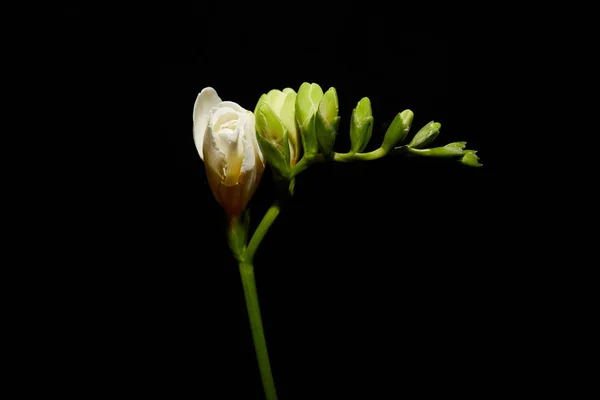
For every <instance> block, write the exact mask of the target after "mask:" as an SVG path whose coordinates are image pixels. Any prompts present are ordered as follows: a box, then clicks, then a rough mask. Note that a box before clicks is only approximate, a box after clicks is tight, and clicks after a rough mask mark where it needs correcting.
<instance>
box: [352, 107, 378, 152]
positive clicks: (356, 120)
mask: <svg viewBox="0 0 600 400" xmlns="http://www.w3.org/2000/svg"><path fill="white" fill-rule="evenodd" d="M372 133H373V111H372V110H371V100H369V98H368V97H363V98H362V99H360V101H359V102H358V104H357V105H356V108H355V109H354V110H352V117H351V118H350V153H360V152H362V151H363V150H364V149H365V147H367V144H369V140H371V134H372Z"/></svg>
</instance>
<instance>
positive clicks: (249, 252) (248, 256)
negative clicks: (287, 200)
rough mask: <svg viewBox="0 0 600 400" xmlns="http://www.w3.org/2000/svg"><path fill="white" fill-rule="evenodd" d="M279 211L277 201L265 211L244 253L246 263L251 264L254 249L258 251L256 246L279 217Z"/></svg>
mask: <svg viewBox="0 0 600 400" xmlns="http://www.w3.org/2000/svg"><path fill="white" fill-rule="evenodd" d="M280 210H281V207H280V205H279V201H276V202H275V203H273V205H272V206H271V207H269V209H268V210H267V213H266V214H265V216H264V217H263V219H262V221H260V224H258V227H257V228H256V231H254V234H253V235H252V239H250V243H248V247H247V248H246V251H245V252H244V260H245V261H246V262H249V263H252V259H253V257H254V253H256V249H258V245H259V244H260V242H261V241H262V240H263V238H264V237H265V235H266V234H267V231H268V230H269V228H270V227H271V225H272V224H273V222H275V218H277V216H278V215H279V211H280Z"/></svg>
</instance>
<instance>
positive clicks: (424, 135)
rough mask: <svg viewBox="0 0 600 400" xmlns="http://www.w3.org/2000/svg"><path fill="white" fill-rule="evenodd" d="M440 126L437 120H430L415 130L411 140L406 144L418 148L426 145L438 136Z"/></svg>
mask: <svg viewBox="0 0 600 400" xmlns="http://www.w3.org/2000/svg"><path fill="white" fill-rule="evenodd" d="M441 127H442V124H440V123H439V122H433V121H431V122H430V123H428V124H427V125H425V126H424V127H423V128H421V130H420V131H419V132H417V134H416V135H415V137H414V138H413V140H411V142H410V143H409V144H408V147H412V148H415V149H419V148H423V147H425V146H427V145H428V144H430V143H431V142H433V141H434V140H435V138H436V137H437V136H438V134H439V133H440V129H441Z"/></svg>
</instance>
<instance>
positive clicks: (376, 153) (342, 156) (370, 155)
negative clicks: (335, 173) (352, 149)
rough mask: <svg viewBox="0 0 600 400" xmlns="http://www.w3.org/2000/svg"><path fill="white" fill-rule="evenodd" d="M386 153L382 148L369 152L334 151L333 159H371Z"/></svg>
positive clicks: (343, 160) (349, 160)
mask: <svg viewBox="0 0 600 400" xmlns="http://www.w3.org/2000/svg"><path fill="white" fill-rule="evenodd" d="M386 154H387V153H386V151H385V150H384V149H382V148H378V149H377V150H373V151H370V152H368V153H333V161H338V162H351V161H371V160H377V159H378V158H381V157H384V156H385V155H386Z"/></svg>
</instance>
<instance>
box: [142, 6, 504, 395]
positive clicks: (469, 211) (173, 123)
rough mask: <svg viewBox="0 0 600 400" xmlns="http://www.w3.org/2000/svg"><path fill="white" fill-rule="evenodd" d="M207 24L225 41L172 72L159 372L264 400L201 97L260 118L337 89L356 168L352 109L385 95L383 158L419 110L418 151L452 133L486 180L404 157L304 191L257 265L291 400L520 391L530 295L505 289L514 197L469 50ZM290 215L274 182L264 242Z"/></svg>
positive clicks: (326, 172)
mask: <svg viewBox="0 0 600 400" xmlns="http://www.w3.org/2000/svg"><path fill="white" fill-rule="evenodd" d="M193 15H194V16H196V17H198V21H199V22H198V36H199V37H209V38H210V40H208V41H205V42H202V41H199V42H198V44H197V46H194V47H192V48H190V49H188V50H187V52H186V53H185V56H181V54H177V56H175V55H174V53H170V54H169V56H165V57H164V58H163V60H162V61H163V62H162V63H161V71H160V84H161V92H160V102H161V104H160V122H161V124H160V126H161V133H162V135H164V140H165V149H164V151H165V153H168V156H167V157H168V159H169V160H171V162H170V164H169V167H170V169H169V171H168V181H169V186H168V189H167V190H168V193H165V194H164V197H165V199H166V200H167V201H165V202H164V207H163V208H164V210H163V211H165V213H166V215H167V218H168V221H169V225H168V226H169V230H168V231H167V232H164V233H165V236H167V237H168V238H169V244H171V245H172V246H170V247H169V256H168V258H167V260H166V261H165V262H164V263H163V265H161V266H160V267H153V268H150V269H149V271H151V272H150V273H151V274H152V275H154V279H155V281H156V282H158V283H157V284H156V290H155V298H156V299H157V300H156V318H157V328H158V329H159V332H161V333H160V335H159V341H160V344H158V345H157V350H156V355H157V357H159V358H160V359H161V360H165V361H164V363H163V368H164V369H165V370H168V371H169V377H170V378H169V379H171V381H172V384H173V387H174V390H182V391H185V392H188V391H191V392H192V393H199V394H201V395H206V397H202V396H200V398H215V399H216V398H219V399H220V398H223V399H226V398H244V399H261V398H262V388H261V383H260V377H259V374H258V368H257V365H256V361H255V356H254V352H253V345H252V339H251V334H250V329H249V325H248V320H247V315H246V310H245V306H244V298H243V292H242V286H241V281H240V278H239V272H238V270H237V265H236V262H235V260H234V259H233V258H232V257H231V254H230V252H229V249H228V247H227V242H226V237H225V214H224V212H223V210H222V209H221V208H220V206H219V205H218V203H217V202H216V200H215V199H214V197H213V195H212V193H211V191H210V188H209V186H208V184H207V180H206V175H205V170H204V165H203V163H202V161H201V159H200V157H199V155H198V153H197V151H196V148H195V145H194V142H193V139H192V109H193V105H194V101H195V99H196V96H197V95H198V93H199V92H200V91H201V90H202V89H203V88H204V87H206V86H212V87H214V88H215V89H216V91H217V92H218V94H219V96H220V97H221V98H222V99H223V100H231V101H235V102H237V103H239V104H240V105H241V106H243V107H244V108H246V109H249V110H253V109H254V106H255V104H256V101H257V100H258V98H259V97H260V95H261V94H263V93H266V92H268V91H269V90H270V89H274V88H276V89H283V88H285V87H291V88H294V89H295V90H297V89H298V87H299V86H300V84H301V83H302V82H305V81H307V82H316V83H318V84H319V85H321V87H322V88H323V90H327V88H329V87H330V86H334V87H335V88H336V89H337V92H338V96H339V101H340V115H341V117H342V120H341V125H340V134H339V136H338V139H337V141H336V146H335V150H336V151H338V152H346V151H347V150H348V148H349V139H348V133H347V132H348V129H349V117H350V114H351V111H352V108H353V107H354V106H355V105H356V103H357V102H358V101H359V100H360V98H362V97H363V96H367V97H369V98H370V99H371V102H372V107H373V114H374V119H375V128H374V130H373V135H372V138H371V143H370V144H369V146H368V147H367V150H373V149H375V148H377V147H378V146H379V144H380V143H381V141H382V139H383V135H384V133H385V130H386V128H387V125H388V124H389V123H390V122H391V120H392V119H393V118H394V116H395V115H396V113H398V112H399V111H402V110H404V109H407V108H409V109H411V110H412V111H413V112H414V114H415V118H414V121H413V128H412V129H411V133H410V134H409V138H410V137H412V134H414V133H415V132H416V131H417V130H418V129H420V128H421V127H422V126H423V125H425V124H426V123H428V122H429V121H431V120H435V121H438V122H440V123H441V124H442V129H441V132H440V135H439V136H438V138H437V139H436V141H435V142H434V144H436V145H444V144H447V143H450V142H453V141H460V140H466V141H467V142H468V143H467V147H468V148H474V149H478V150H479V153H478V155H480V157H481V160H480V161H481V162H482V163H483V164H484V166H483V167H482V168H478V169H476V168H469V167H466V166H463V165H461V164H460V163H458V162H455V161H442V160H433V159H422V158H406V157H388V158H385V159H381V160H377V161H370V162H357V163H351V164H341V163H330V164H321V165H315V166H313V167H311V168H310V169H308V170H307V171H305V172H303V173H302V174H301V175H300V176H299V177H298V178H297V183H296V195H295V197H294V200H293V202H292V204H290V205H289V207H288V208H286V209H284V210H283V211H282V213H281V214H280V216H279V218H278V219H277V220H276V222H275V223H274V224H273V226H272V227H271V229H270V231H269V233H268V234H267V236H266V237H265V239H264V240H263V242H262V244H261V246H260V248H259V250H258V252H257V254H256V256H255V268H256V279H257V286H258V292H259V298H260V302H261V311H262V316H263V323H264V327H265V334H266V338H267V343H268V346H269V354H270V358H271V364H272V367H273V375H274V378H275V383H276V386H277V389H278V393H279V398H280V399H281V400H287V399H312V398H331V399H337V398H340V399H341V398H349V397H352V398H369V399H371V398H396V397H400V396H401V395H403V394H406V393H409V392H414V391H417V392H418V393H422V394H423V395H426V394H432V393H436V394H440V393H446V394H448V393H453V394H468V393H472V394H482V395H486V394H490V393H497V392H498V391H500V390H501V389H502V388H503V387H505V386H506V382H509V381H514V377H513V376H512V375H511V374H512V372H511V371H510V370H507V369H505V367H504V365H505V362H506V361H507V360H509V359H510V357H511V346H512V340H513V339H512V338H513V336H514V335H515V334H516V333H515V332H514V331H513V328H514V327H513V325H507V324H505V321H506V319H507V307H508V304H510V302H511V296H512V294H511V290H514V287H513V288H512V289H506V288H505V286H504V285H505V283H506V275H507V274H508V273H509V271H510V266H507V265H505V264H503V262H502V259H503V254H502V246H501V244H502V242H503V240H502V239H501V238H499V237H501V236H500V235H501V233H500V231H498V230H497V229H496V226H497V225H498V223H499V222H500V221H501V220H502V218H503V217H504V216H503V213H504V212H505V210H506V208H505V207H504V206H503V202H504V198H505V197H506V193H505V192H502V191H501V189H500V186H499V179H498V178H499V177H498V175H497V171H498V168H497V167H496V165H497V164H498V163H499V160H500V158H499V157H498V155H497V154H495V153H493V152H492V147H493V146H494V138H493V137H491V133H490V132H489V131H488V130H487V129H486V127H485V125H482V124H480V121H479V119H478V118H477V116H476V115H474V111H473V112H471V110H475V109H480V108H481V105H480V104H477V103H478V101H479V100H478V99H477V98H474V97H471V96H470V95H469V94H470V92H469V91H468V90H467V87H469V88H472V86H473V85H477V84H479V83H474V82H472V81H469V82H467V81H465V79H467V80H468V79H470V78H469V74H468V73H465V69H464V68H465V66H464V65H463V64H462V63H459V61H458V60H457V56H456V53H455V50H456V49H457V47H456V41H453V40H452V39H451V38H449V37H448V36H447V35H446V34H444V33H435V32H431V31H423V32H418V31H412V32H403V31H399V30H398V29H396V28H395V27H394V25H390V24H388V23H385V22H382V21H381V20H380V19H379V17H376V16H369V15H365V16H364V21H363V22H362V23H361V24H357V23H356V21H358V20H359V18H360V16H356V17H355V19H352V20H346V23H340V24H339V26H336V29H333V30H331V31H329V30H328V29H315V32H314V33H313V37H312V39H311V40H306V39H305V38H304V37H303V36H302V35H299V34H295V35H286V34H285V33H286V32H288V31H289V30H290V29H291V27H290V25H292V22H289V23H283V22H282V23H281V26H279V25H278V26H276V27H273V28H272V31H273V33H270V32H269V34H265V33H264V32H263V33H257V32H254V31H253V30H251V29H248V31H244V30H242V31H240V30H235V31H225V30H218V29H216V28H215V26H213V25H205V24H203V23H201V22H200V21H203V20H202V19H201V18H200V17H201V15H202V12H201V10H195V12H194V14H193ZM278 29H280V30H281V33H279V32H280V31H279V30H278ZM286 29H287V31H286ZM303 39H304V42H303V41H302V40H303ZM482 84H485V83H482ZM274 199H275V187H274V184H273V181H272V177H271V175H270V170H269V169H268V168H267V170H266V171H265V174H264V175H263V179H262V181H261V184H260V186H259V189H258V190H257V192H256V194H255V195H254V197H253V198H252V200H251V202H250V204H249V208H250V210H251V216H252V217H251V230H253V229H254V228H255V227H256V225H257V224H258V223H259V221H260V219H261V218H262V216H263V215H264V213H265V211H266V210H267V208H268V207H269V205H270V204H271V203H272V202H273V201H274ZM507 268H508V269H507ZM165 379H166V378H165ZM209 393H218V395H209ZM195 397H197V396H195Z"/></svg>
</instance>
